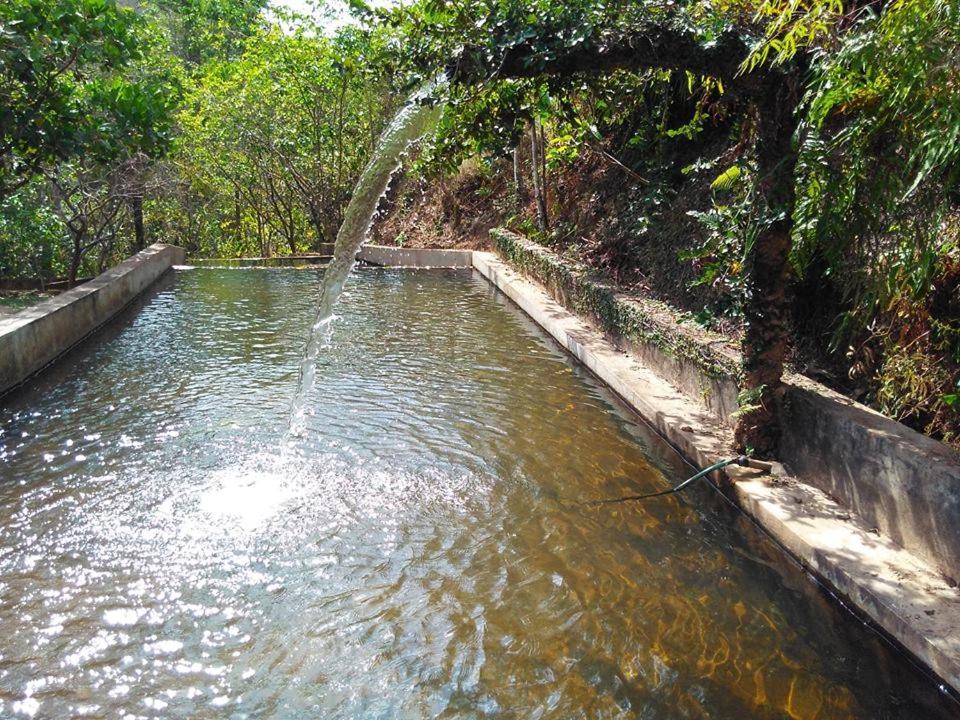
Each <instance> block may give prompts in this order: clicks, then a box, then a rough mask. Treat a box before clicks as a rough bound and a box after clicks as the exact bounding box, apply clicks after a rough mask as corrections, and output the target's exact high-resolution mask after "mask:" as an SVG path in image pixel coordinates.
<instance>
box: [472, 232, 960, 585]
mask: <svg viewBox="0 0 960 720" xmlns="http://www.w3.org/2000/svg"><path fill="white" fill-rule="evenodd" d="M491 236H492V238H493V240H494V244H495V247H496V249H497V252H498V253H499V254H500V255H501V256H502V257H504V258H506V259H507V260H509V262H510V263H511V265H513V266H514V267H516V268H518V269H519V270H520V271H521V272H522V273H523V274H525V275H527V276H529V277H531V278H533V279H534V280H535V281H537V282H539V283H541V284H542V285H543V286H544V287H545V288H546V290H547V291H548V292H549V294H550V295H551V296H552V298H553V299H554V300H556V301H557V302H559V303H560V304H561V305H563V306H564V307H566V308H567V309H568V310H571V311H573V312H575V313H577V314H579V315H583V316H586V317H587V318H589V319H590V320H591V321H592V322H594V323H595V324H596V325H597V327H598V328H599V329H601V330H603V332H604V333H606V335H607V337H608V339H610V340H611V341H612V342H613V343H614V344H615V345H616V346H617V347H619V348H620V349H624V350H627V351H629V352H630V353H631V354H632V355H634V356H635V357H636V358H637V359H638V360H640V361H642V362H643V363H644V364H645V365H646V366H648V367H650V368H651V369H653V370H654V371H655V372H657V373H658V374H660V375H661V376H662V377H664V378H667V379H669V381H670V382H671V383H673V384H674V385H675V386H676V387H677V388H678V389H680V390H681V391H683V393H685V394H686V395H687V396H688V397H690V398H693V399H694V400H696V401H697V402H699V403H700V404H702V405H703V407H704V408H705V409H706V410H707V411H708V412H709V413H710V414H711V415H712V416H713V417H714V418H715V419H716V420H717V421H718V422H720V423H721V424H724V425H728V426H731V425H732V424H733V423H732V418H731V415H732V413H733V412H734V411H735V410H736V408H737V392H738V388H739V382H740V371H739V367H740V364H741V360H740V353H739V351H738V350H737V349H736V348H734V347H731V346H730V345H729V343H728V341H727V340H726V339H725V338H723V337H721V336H718V335H716V334H714V333H710V332H707V331H705V330H702V329H700V328H697V327H691V326H690V325H689V324H687V323H682V322H679V321H678V320H677V317H676V313H675V312H674V311H673V310H672V309H671V308H670V307H669V306H667V305H666V304H664V303H658V302H655V301H652V300H648V299H645V298H636V297H632V296H628V295H624V294H623V293H621V292H619V291H618V289H617V288H616V286H614V285H612V284H610V283H608V282H607V281H605V280H604V279H603V278H600V277H598V276H597V275H596V274H595V273H593V272H591V271H590V270H589V269H588V268H586V267H585V266H583V265H581V264H579V263H577V262H574V261H570V260H567V259H565V258H561V257H560V256H558V255H557V254H556V253H553V252H551V251H550V250H548V249H546V248H543V247H540V246H538V245H536V244H535V243H532V242H530V241H529V240H527V239H525V238H522V237H520V236H518V235H516V234H514V233H511V232H508V231H505V230H493V231H491ZM786 385H787V402H786V413H785V417H784V444H783V447H782V452H781V455H782V459H783V461H784V462H785V463H786V464H787V465H788V467H789V468H790V470H791V472H792V473H794V474H795V475H796V476H797V477H799V478H800V479H801V480H802V481H803V482H805V483H808V484H810V485H813V486H814V487H817V488H819V489H821V490H823V491H824V492H825V493H827V494H829V495H830V496H831V497H833V498H836V499H838V500H839V501H840V502H841V503H842V504H843V505H844V506H845V507H847V508H848V509H850V510H851V511H853V512H854V513H856V514H857V515H858V516H860V517H861V518H862V519H863V522H864V523H865V524H866V526H867V527H869V528H877V529H878V530H879V531H880V532H881V533H882V534H883V535H884V536H886V537H889V538H891V539H892V540H893V541H894V542H895V543H897V544H899V545H901V546H902V547H904V548H906V549H907V550H909V551H910V552H911V553H914V554H916V555H919V556H920V557H923V558H924V559H925V560H926V561H927V562H928V563H931V564H932V565H934V566H935V567H936V568H937V569H938V570H939V571H941V572H942V573H944V574H945V575H946V576H948V577H950V578H957V579H960V521H958V518H960V454H958V453H957V452H956V451H954V450H952V449H951V448H949V447H947V446H945V445H943V444H942V443H939V442H937V441H935V440H931V439H930V438H927V437H924V436H923V435H921V434H920V433H917V432H915V431H913V430H911V429H910V428H908V427H906V426H904V425H902V424H901V423H898V422H896V421H895V420H891V419H890V418H887V417H884V416H883V415H880V414H879V413H877V412H874V411H873V410H871V409H869V408H867V407H865V406H863V405H860V404H858V403H856V402H854V401H852V400H850V399H849V398H846V397H844V396H843V395H840V394H839V393H836V392H833V391H832V390H829V389H828V388H826V387H824V386H823V385H820V384H819V383H816V382H814V381H812V380H810V379H809V378H806V377H803V376H801V375H796V374H790V375H788V376H787V378H786Z"/></svg>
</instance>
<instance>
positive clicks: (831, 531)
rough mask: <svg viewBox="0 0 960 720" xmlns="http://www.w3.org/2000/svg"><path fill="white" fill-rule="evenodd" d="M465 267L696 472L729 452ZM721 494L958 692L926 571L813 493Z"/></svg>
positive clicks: (533, 307) (952, 654)
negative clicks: (544, 333) (509, 302)
mask: <svg viewBox="0 0 960 720" xmlns="http://www.w3.org/2000/svg"><path fill="white" fill-rule="evenodd" d="M473 267H474V268H475V269H476V270H477V271H478V272H479V273H480V274H481V275H482V276H483V277H485V278H486V279H487V280H488V281H490V282H491V283H492V284H493V285H494V286H496V287H497V288H498V289H499V290H501V291H502V292H503V293H504V294H505V295H506V296H507V297H509V298H510V299H511V300H512V301H513V302H514V303H515V304H516V305H517V306H519V307H520V308H521V309H522V310H523V311H524V312H525V313H526V314H527V315H529V316H530V317H531V318H532V319H533V320H534V321H535V322H536V323H537V324H539V325H540V326H541V327H543V328H544V329H545V330H546V331H547V332H549V333H550V335H551V336H553V337H554V339H556V340H557V342H559V343H560V344H561V345H562V346H563V347H565V348H566V349H567V350H568V351H569V352H570V353H571V354H572V355H573V356H574V357H576V358H577V359H578V360H580V361H581V362H582V363H583V364H584V365H586V367H587V368H589V369H590V370H591V372H593V373H594V374H595V375H596V376H597V377H598V378H599V379H600V380H601V381H603V382H604V383H605V384H606V385H607V386H609V387H610V388H611V389H612V390H613V391H614V392H615V393H616V394H617V395H619V396H620V397H621V398H622V399H623V400H624V401H625V402H626V403H627V404H628V405H629V406H630V407H632V408H633V409H634V410H635V411H636V412H637V413H639V414H640V416H641V417H643V418H644V419H645V420H646V421H647V422H649V423H650V424H651V425H652V426H653V427H654V428H656V429H657V430H658V431H659V432H660V433H661V434H662V435H663V436H664V437H665V438H666V439H667V440H668V441H669V442H670V443H671V444H673V445H674V446H675V447H676V448H677V449H678V450H679V451H680V452H681V453H682V454H683V455H685V456H686V457H687V458H689V459H690V460H692V461H693V462H695V463H696V464H698V465H699V466H701V467H703V466H706V465H708V464H710V463H713V462H715V461H716V459H718V458H721V457H724V456H727V455H729V454H730V449H729V448H730V446H731V444H732V442H731V441H732V437H731V433H730V430H729V428H727V427H726V426H724V425H723V424H721V423H720V422H718V421H717V419H716V417H715V416H713V414H711V413H709V412H707V411H706V410H705V409H704V408H703V407H701V406H699V405H698V404H697V403H696V402H695V401H693V400H691V399H689V398H688V397H686V396H685V395H683V394H682V393H680V392H679V391H678V390H676V389H675V388H673V387H672V386H671V385H669V384H668V383H667V382H665V381H664V380H662V379H661V378H659V377H658V376H657V375H655V374H654V373H653V372H652V371H650V370H649V369H648V368H646V367H644V366H643V365H641V364H640V363H638V362H637V361H636V360H634V359H633V358H632V357H630V356H629V355H628V354H626V353H624V352H621V351H619V350H618V349H617V348H616V347H615V346H614V345H613V344H612V343H611V342H610V341H609V340H607V339H606V338H605V337H604V335H603V333H602V332H601V331H599V330H598V329H596V328H595V327H593V326H591V325H588V324H587V323H586V322H585V321H584V320H582V319H580V318H578V317H576V316H575V315H573V314H572V313H570V312H568V311H567V310H566V309H565V308H564V307H562V306H561V305H560V304H559V303H557V302H556V301H554V300H553V299H552V298H551V297H550V295H549V294H548V293H547V292H546V291H545V290H544V289H542V288H540V287H539V286H538V285H535V284H534V283H533V282H531V281H530V280H528V279H526V278H525V277H523V276H522V275H520V274H519V273H518V272H516V271H514V270H513V269H512V268H511V267H510V266H509V265H507V264H506V263H504V262H502V261H500V260H499V259H498V258H497V257H496V255H494V254H493V253H486V252H474V253H473ZM726 478H727V479H726V482H724V483H722V486H723V487H724V490H725V492H726V494H727V495H728V496H731V497H732V499H734V500H735V501H736V502H737V504H738V505H739V506H740V507H741V508H742V509H743V510H744V512H746V513H747V514H748V515H749V516H750V517H752V518H753V519H754V520H755V521H756V522H757V523H758V524H759V525H760V527H761V528H763V529H764V530H765V531H766V532H767V533H768V534H769V535H770V536H771V537H773V538H774V539H775V540H776V541H777V542H778V543H779V544H780V545H781V546H782V547H784V548H785V549H786V550H787V551H788V552H789V553H790V554H791V555H792V556H794V557H795V558H796V559H797V560H799V561H800V562H801V564H802V565H804V566H806V567H807V568H809V569H810V570H811V571H812V572H813V573H814V574H815V575H817V576H818V577H819V578H820V579H821V580H822V581H824V583H825V584H826V585H827V586H828V587H831V588H832V589H833V590H834V591H836V592H837V593H838V594H839V595H841V596H843V597H845V598H847V599H848V600H849V601H850V603H851V604H852V606H853V607H855V608H857V609H858V610H859V611H860V612H862V613H863V614H864V615H865V616H866V617H867V618H869V619H870V620H872V621H873V622H874V623H875V624H876V625H877V626H878V627H880V628H881V629H882V630H883V631H884V632H886V633H887V634H888V635H889V636H890V637H891V638H893V639H894V640H895V641H897V642H898V643H899V644H900V645H901V646H903V647H904V648H905V649H906V650H907V651H909V652H910V653H912V654H913V655H914V656H915V657H916V658H917V659H919V660H920V661H921V662H922V663H923V664H925V665H926V666H928V667H929V668H930V669H931V670H932V671H933V672H934V673H936V674H937V675H938V676H939V677H941V678H942V679H943V680H944V681H945V682H946V683H947V684H948V685H949V686H951V687H952V688H953V689H954V690H955V691H960V595H958V592H957V590H956V589H953V588H950V587H949V586H948V585H947V584H946V583H945V581H944V580H943V578H942V577H941V575H940V574H939V573H938V572H937V571H936V569H935V568H933V567H932V566H930V565H928V564H927V563H925V562H924V561H923V560H921V559H919V558H917V557H916V556H914V555H912V554H910V553H908V552H907V551H905V550H904V549H902V548H900V547H898V546H897V545H895V544H894V543H893V542H892V541H891V540H889V539H888V538H885V537H881V536H877V535H875V534H873V533H872V532H870V530H869V529H867V527H866V526H864V525H863V524H862V523H861V522H859V521H858V519H857V518H856V517H854V516H852V515H851V514H850V513H849V512H847V511H846V510H845V509H844V508H842V507H841V506H840V505H839V504H837V503H836V502H834V501H833V500H832V499H830V498H829V497H828V496H827V495H826V494H825V493H823V492H822V491H820V490H818V489H816V488H814V487H812V486H809V485H805V484H801V483H799V482H798V481H797V480H796V479H795V478H791V477H788V476H786V475H784V474H782V471H779V469H778V472H777V473H775V476H773V477H770V476H766V477H756V476H755V473H753V474H751V473H750V472H748V471H742V470H739V471H732V472H731V473H729V474H727V476H726Z"/></svg>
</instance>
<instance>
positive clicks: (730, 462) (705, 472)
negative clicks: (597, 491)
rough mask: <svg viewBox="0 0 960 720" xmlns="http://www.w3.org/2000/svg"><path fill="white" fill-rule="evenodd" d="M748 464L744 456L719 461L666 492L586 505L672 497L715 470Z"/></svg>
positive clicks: (598, 501) (608, 499)
mask: <svg viewBox="0 0 960 720" xmlns="http://www.w3.org/2000/svg"><path fill="white" fill-rule="evenodd" d="M749 464H750V459H749V458H748V457H747V456H746V455H738V456H737V457H735V458H730V459H729V460H721V461H720V462H717V463H714V464H713V465H711V466H710V467H708V468H704V469H703V470H701V471H700V472H698V473H697V474H696V475H694V476H693V477H690V478H687V479H686V480H684V481H683V482H682V483H680V484H679V485H677V486H676V487H672V488H667V489H666V490H659V491H657V492H652V493H644V494H643V495H624V496H623V497H618V498H607V499H606V500H591V501H590V502H588V503H587V505H611V504H613V503H622V502H627V501H629V500H646V499H647V498H655V497H663V496H664V495H672V494H673V493H677V492H680V491H681V490H683V489H684V488H686V487H687V486H688V485H690V484H691V483H693V482H695V481H697V480H699V479H700V478H702V477H705V476H706V475H709V474H710V473H712V472H714V471H715V470H721V469H723V468H725V467H727V465H740V466H742V467H747V466H748V465H749Z"/></svg>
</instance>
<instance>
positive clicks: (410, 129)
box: [288, 81, 442, 435]
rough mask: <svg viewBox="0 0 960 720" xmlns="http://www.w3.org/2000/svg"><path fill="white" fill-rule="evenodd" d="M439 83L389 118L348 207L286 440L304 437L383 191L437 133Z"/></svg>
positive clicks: (428, 86) (305, 353)
mask: <svg viewBox="0 0 960 720" xmlns="http://www.w3.org/2000/svg"><path fill="white" fill-rule="evenodd" d="M439 82H442V81H436V82H431V83H427V84H426V85H424V86H422V87H421V88H420V89H419V90H417V91H416V92H415V93H414V94H413V95H412V96H411V97H410V98H409V99H408V100H407V102H406V103H404V105H403V107H401V108H400V110H399V111H398V112H397V114H396V115H395V116H394V117H393V120H391V121H390V124H389V125H388V126H387V129H386V130H384V132H383V134H382V135H381V136H380V140H379V142H378V143H377V148H376V150H375V151H374V154H373V157H371V158H370V161H369V162H368V163H367V166H366V168H365V169H364V171H363V174H362V175H361V176H360V179H359V181H357V185H356V187H355V188H354V191H353V196H352V197H351V198H350V202H349V203H348V204H347V209H346V211H345V212H344V215H343V223H342V224H341V225H340V229H339V230H338V231H337V240H336V244H335V245H334V250H333V259H332V260H331V261H330V263H329V264H328V265H327V267H326V270H325V271H324V274H323V281H322V283H321V286H320V296H319V299H318V302H317V314H316V319H315V320H314V323H313V325H312V327H311V328H310V336H309V338H308V340H307V344H306V346H305V347H304V350H303V355H302V356H301V359H300V374H299V378H298V381H297V392H296V395H295V396H294V399H293V403H292V406H291V409H290V420H289V426H288V434H289V435H299V434H300V433H302V432H303V429H304V425H305V419H306V412H305V403H306V398H307V396H308V395H309V393H310V391H311V390H312V389H313V386H314V383H315V381H316V372H317V355H318V354H319V353H320V350H321V349H323V348H324V347H325V346H327V345H329V343H330V332H331V327H330V321H331V320H332V318H333V308H334V305H335V304H336V302H337V299H338V298H339V297H340V294H341V293H342V292H343V287H344V285H345V284H346V282H347V278H348V277H349V275H350V271H351V270H352V269H353V266H354V264H355V262H356V257H357V252H358V251H359V250H360V246H361V245H362V244H363V241H364V240H365V239H366V236H367V232H368V231H369V230H370V225H371V224H372V223H373V218H374V214H375V213H376V211H377V205H378V204H379V202H380V198H381V197H383V194H384V193H385V192H386V191H387V186H388V185H389V184H390V178H391V177H392V176H393V174H394V173H395V172H396V171H397V170H398V169H399V168H400V164H401V160H402V158H403V155H404V154H405V153H406V152H407V150H408V149H409V148H410V146H411V145H412V144H413V143H414V142H416V141H417V140H419V139H420V138H422V137H423V136H424V135H426V134H427V133H428V132H429V131H430V130H431V129H432V128H433V127H435V126H436V124H437V121H438V120H439V118H440V113H441V112H442V108H441V107H440V106H439V105H436V104H434V103H430V102H428V100H429V98H430V96H431V95H432V94H433V93H434V91H435V90H436V89H437V87H438V83H439Z"/></svg>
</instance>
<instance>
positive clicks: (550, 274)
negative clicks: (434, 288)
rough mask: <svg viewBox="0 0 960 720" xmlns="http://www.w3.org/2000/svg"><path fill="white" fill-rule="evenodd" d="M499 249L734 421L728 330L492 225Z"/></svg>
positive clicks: (735, 376)
mask: <svg viewBox="0 0 960 720" xmlns="http://www.w3.org/2000/svg"><path fill="white" fill-rule="evenodd" d="M490 236H491V238H492V239H493V242H494V247H495V248H496V250H497V253H498V254H499V255H500V256H501V257H504V258H506V259H507V260H508V261H509V262H510V263H511V264H512V265H513V266H514V267H516V268H518V269H519V270H520V271H521V272H523V273H524V274H526V275H529V276H530V277H532V278H533V279H535V280H536V281H537V282H539V283H541V284H542V285H543V286H544V287H545V288H546V289H547V290H548V291H549V293H550V294H551V295H552V296H553V299H554V300H556V301H558V302H559V303H560V304H561V305H563V306H564V307H566V308H567V309H569V310H572V311H574V312H575V313H577V314H579V315H584V316H586V317H588V318H590V319H591V320H592V321H593V322H595V323H596V324H597V327H599V328H601V329H602V330H603V331H604V332H606V333H607V334H608V335H609V337H610V339H611V340H612V341H613V342H614V343H615V344H616V345H617V346H618V347H621V348H623V349H625V350H628V351H629V352H630V353H631V354H633V355H635V356H636V357H637V358H639V359H640V360H642V361H643V362H644V363H645V364H647V365H649V366H650V367H651V368H653V369H654V370H656V371H657V372H659V373H660V374H661V375H663V376H664V377H668V378H670V379H671V381H673V382H674V383H675V384H676V385H677V387H679V388H680V389H681V390H683V391H684V392H686V393H687V394H688V395H689V396H690V397H695V398H699V399H700V400H701V402H702V403H703V405H704V407H705V408H706V409H707V410H708V411H709V412H710V413H712V414H713V415H714V417H716V418H717V420H719V421H720V422H721V423H724V424H727V425H730V426H731V427H732V426H733V420H732V415H733V413H734V412H736V410H737V407H738V405H737V394H738V392H739V385H740V377H741V368H740V357H739V354H738V353H737V351H736V350H735V349H734V348H732V347H730V345H729V341H728V340H727V338H725V337H723V336H722V335H718V334H716V333H711V332H709V331H707V330H704V329H702V328H699V327H693V326H691V325H688V324H685V323H680V322H677V320H676V317H675V313H674V311H673V309H672V308H670V307H669V306H667V305H666V304H665V303H661V302H657V301H655V300H651V299H649V298H640V297H634V296H629V295H626V294H624V293H622V292H620V290H619V288H617V287H616V286H615V285H613V284H612V283H610V282H609V281H607V280H606V279H605V278H602V277H600V276H598V275H597V274H596V273H595V272H594V271H592V270H591V269H590V268H588V267H587V266H586V265H583V264H582V263H578V262H575V261H571V260H568V259H566V258H561V257H560V256H558V255H557V254H556V253H553V252H551V251H550V250H547V249H546V248H543V247H541V246H539V245H537V244H536V243H533V242H531V241H529V240H527V239H526V238H523V237H521V236H519V235H517V234H515V233H512V232H509V231H507V230H502V229H494V230H491V231H490Z"/></svg>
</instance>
